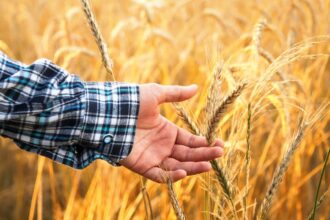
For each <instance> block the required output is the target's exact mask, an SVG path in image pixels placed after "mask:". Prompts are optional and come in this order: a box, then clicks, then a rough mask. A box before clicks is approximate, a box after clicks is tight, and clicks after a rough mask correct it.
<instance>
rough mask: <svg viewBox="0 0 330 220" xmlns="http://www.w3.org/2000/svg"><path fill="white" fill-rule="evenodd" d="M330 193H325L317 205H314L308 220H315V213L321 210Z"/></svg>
mask: <svg viewBox="0 0 330 220" xmlns="http://www.w3.org/2000/svg"><path fill="white" fill-rule="evenodd" d="M327 193H328V191H325V192H324V193H323V195H322V196H321V197H320V198H319V199H318V200H317V202H316V204H315V205H314V207H313V209H312V211H311V212H310V214H309V215H308V218H307V219H308V220H313V219H314V217H315V212H316V211H317V210H318V209H319V208H320V206H321V205H322V202H323V201H324V199H325V198H326V196H327Z"/></svg>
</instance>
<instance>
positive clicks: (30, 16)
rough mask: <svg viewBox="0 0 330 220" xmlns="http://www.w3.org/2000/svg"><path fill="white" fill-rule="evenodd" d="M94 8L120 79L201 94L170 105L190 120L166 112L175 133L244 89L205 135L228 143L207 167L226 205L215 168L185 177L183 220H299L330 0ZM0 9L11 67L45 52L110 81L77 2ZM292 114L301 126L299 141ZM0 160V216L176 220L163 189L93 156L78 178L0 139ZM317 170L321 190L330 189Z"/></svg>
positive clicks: (306, 201)
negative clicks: (187, 87)
mask: <svg viewBox="0 0 330 220" xmlns="http://www.w3.org/2000/svg"><path fill="white" fill-rule="evenodd" d="M90 3H91V6H92V10H93V12H94V13H95V17H94V19H95V20H96V21H98V27H99V28H100V29H101V31H102V34H103V39H104V41H105V42H106V43H107V44H108V48H106V49H108V50H109V51H108V52H104V53H106V54H111V58H112V59H113V63H114V64H115V65H113V67H112V66H111V65H110V64H109V66H111V71H113V72H114V73H115V75H116V80H117V81H127V82H139V83H143V82H158V83H163V84H172V83H173V84H191V83H196V84H198V85H199V88H200V89H199V94H198V96H197V97H195V98H194V99H193V100H192V101H188V102H186V103H184V105H183V106H184V107H182V106H181V105H180V107H181V108H183V109H184V110H185V111H184V115H183V118H184V117H186V119H184V120H181V119H180V118H179V117H178V115H177V113H176V111H175V109H173V108H172V106H171V105H165V106H163V107H162V109H161V112H162V114H163V115H165V116H166V117H168V118H169V119H170V120H172V121H174V122H175V123H177V124H178V125H180V126H185V123H184V122H183V121H185V120H188V121H189V120H190V124H191V126H190V130H192V131H193V130H194V129H195V130H196V129H197V132H196V133H197V134H206V132H207V127H208V125H209V124H208V123H207V122H208V121H209V120H208V117H209V116H210V115H212V114H210V113H212V111H213V110H215V109H217V107H219V106H220V105H221V102H222V101H223V100H226V95H228V94H230V93H231V92H232V91H235V89H236V88H237V85H240V82H244V83H247V86H245V88H244V91H243V92H242V93H241V94H240V96H239V98H238V99H236V101H235V103H233V104H232V105H231V107H230V108H227V109H226V111H225V112H223V111H219V112H221V114H220V113H219V115H218V116H219V117H218V118H216V120H215V121H216V122H217V123H216V126H215V127H214V128H212V129H209V130H210V131H212V132H213V134H212V135H210V136H209V140H210V143H212V140H214V138H215V137H219V138H222V139H224V140H225V141H226V144H225V156H224V157H222V158H220V159H218V160H216V161H215V162H216V163H214V164H216V165H217V166H219V168H221V171H223V173H224V175H223V176H224V178H225V180H226V182H227V183H228V187H230V195H231V200H232V202H231V201H230V200H228V199H227V198H226V197H225V196H224V191H223V186H221V185H219V183H218V178H217V176H216V174H215V173H214V172H211V173H210V179H206V178H201V177H200V176H194V177H189V178H186V179H184V180H183V181H180V182H178V183H175V184H173V185H172V187H173V192H175V193H176V197H177V200H178V202H179V203H178V204H179V205H180V207H181V208H182V210H183V212H184V214H185V215H186V218H187V219H201V218H203V217H204V218H205V219H214V218H219V219H232V218H235V215H236V216H237V218H238V219H241V218H245V219H253V217H254V216H256V217H261V216H265V217H266V216H268V217H270V218H271V219H307V218H308V216H309V214H310V210H312V209H313V207H314V201H315V196H316V194H317V185H318V180H319V176H320V172H321V170H322V168H323V164H324V155H326V152H327V150H328V147H329V144H330V139H329V135H330V127H329V124H330V116H329V110H330V107H329V105H327V103H328V102H329V97H330V91H329V86H330V84H329V80H330V76H329V72H330V61H329V54H330V46H329V45H330V44H329V42H330V41H329V36H328V35H329V25H328V23H329V13H328V12H329V10H330V1H329V0H322V1H311V0H303V1H287V0H279V1H271V0H264V1H242V0H233V1H220V0H219V1H207V0H197V1H189V0H187V1H172V0H170V1H160V0H155V1H144V0H138V1H129V0H122V1H105V0H93V1H90ZM0 14H1V20H0V49H1V50H2V51H4V52H5V53H7V54H8V55H10V56H12V57H13V58H15V59H18V60H21V61H23V62H25V63H30V62H32V61H33V60H35V59H37V58H40V57H46V58H49V59H51V60H53V61H54V62H55V63H57V64H58V65H60V66H62V67H64V68H66V69H67V70H69V71H70V72H72V73H76V74H78V75H79V76H80V77H81V78H82V79H84V80H91V81H105V80H111V74H107V73H106V72H107V71H105V70H104V68H103V62H104V61H102V59H100V56H99V55H98V54H99V48H98V46H97V44H95V41H94V39H93V35H92V34H91V33H90V29H89V26H88V25H87V22H86V18H85V14H84V12H83V11H82V9H81V4H80V2H79V1H74V0H66V1H62V2H58V1H37V0H32V1H27V0H12V1H9V2H8V1H1V2H0ZM101 49H102V48H101ZM105 62H107V61H105ZM109 63H111V62H109ZM108 72H109V71H108ZM212 85H213V86H212ZM207 103H209V104H207ZM212 103H213V104H212ZM214 103H215V104H214ZM322 103H325V104H322ZM205 104H206V106H207V107H206V108H205ZM247 106H250V108H248V107H247ZM320 108H321V109H320ZM208 111H209V112H208ZM210 111H211V112H210ZM214 113H215V112H214ZM301 115H304V118H305V121H306V120H307V121H309V125H310V127H308V129H307V130H306V131H305V132H304V135H302V136H297V135H296V136H295V134H299V131H301V129H299V126H298V125H299V122H300V116H301ZM181 116H182V115H181ZM247 122H249V123H247ZM210 137H212V138H210ZM297 137H298V139H299V144H297V145H295V146H296V147H294V151H293V152H294V154H291V155H290V156H289V157H288V153H289V152H292V151H291V150H292V149H293V148H292V146H293V145H292V143H294V140H296V139H297ZM248 158H250V159H248ZM285 158H289V160H285ZM0 161H1V164H0V203H1V206H0V218H1V219H21V218H22V216H23V217H25V218H27V217H29V216H30V219H32V218H33V217H34V218H39V219H41V218H45V219H49V218H51V219H63V218H64V219H140V218H148V217H147V216H148V215H150V212H152V217H153V218H155V219H173V218H176V213H175V212H174V210H173V209H172V206H171V203H170V201H171V198H170V196H169V194H168V193H167V191H168V189H167V187H166V186H164V185H159V184H155V183H153V182H150V181H145V182H143V187H142V192H141V181H140V178H139V177H138V176H137V175H135V174H132V173H131V172H129V171H127V170H125V169H124V168H114V167H111V166H110V165H108V164H106V163H105V162H102V161H98V162H97V163H94V164H93V165H91V166H90V167H88V168H87V169H85V170H83V171H75V170H72V169H70V168H67V167H64V166H61V165H58V164H54V163H53V162H51V161H50V160H48V159H45V160H44V159H39V160H38V157H37V156H35V155H32V154H29V153H26V152H22V151H21V150H19V149H18V148H17V147H15V146H14V144H13V143H12V142H11V141H9V140H7V139H0ZM283 161H287V162H290V163H286V164H285V166H283V165H281V164H283ZM325 166H329V165H327V164H326V165H325ZM281 167H284V168H285V169H281ZM282 170H283V173H282V174H281V175H280V176H279V175H278V173H281V172H282ZM324 170H325V172H324V176H323V182H322V183H323V184H321V185H320V190H319V191H320V192H326V191H327V190H329V185H330V184H329V183H330V174H329V169H324ZM247 174H248V175H247ZM277 177H280V178H279V179H278V178H277ZM275 180H276V181H275ZM277 180H281V181H277ZM271 183H273V184H271ZM275 183H276V184H275ZM273 186H276V187H275V188H276V194H275V193H274V195H273V192H275V191H273V190H272V189H273V188H274V187H273ZM145 192H148V195H149V198H147V197H146V194H145ZM270 192H271V193H270ZM205 195H206V196H205ZM269 195H272V196H271V199H267V198H269ZM205 199H206V200H210V202H207V204H208V205H206V206H203V204H204V200H205ZM321 199H322V200H323V199H324V197H323V196H321V197H320V198H318V201H320V200H321ZM148 200H149V201H148ZM266 201H269V202H266ZM329 202H330V200H329V199H326V198H325V199H324V200H323V204H322V205H321V206H319V208H318V209H317V217H318V218H320V219H327V218H329V213H330V212H329V207H330V203H329ZM317 204H318V203H317ZM146 207H148V208H146ZM150 207H151V210H152V211H150ZM317 207H318V206H317ZM147 209H148V210H149V211H146V210H147ZM283 210H285V211H283ZM263 212H264V213H265V214H264V215H261V213H263ZM152 217H151V218H152Z"/></svg>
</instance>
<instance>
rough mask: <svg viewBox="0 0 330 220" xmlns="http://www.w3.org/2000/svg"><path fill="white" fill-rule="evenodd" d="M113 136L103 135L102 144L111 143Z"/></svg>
mask: <svg viewBox="0 0 330 220" xmlns="http://www.w3.org/2000/svg"><path fill="white" fill-rule="evenodd" d="M112 138H113V136H112V135H111V134H108V135H105V136H104V137H103V143H105V144H109V143H110V142H111V141H112Z"/></svg>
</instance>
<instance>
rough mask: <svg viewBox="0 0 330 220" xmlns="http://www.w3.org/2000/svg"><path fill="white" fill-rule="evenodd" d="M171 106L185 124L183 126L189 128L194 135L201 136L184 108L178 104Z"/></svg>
mask: <svg viewBox="0 0 330 220" xmlns="http://www.w3.org/2000/svg"><path fill="white" fill-rule="evenodd" d="M173 106H174V108H175V110H176V112H177V113H178V115H179V117H180V118H181V119H182V121H183V122H184V123H185V125H186V126H187V127H188V128H189V130H190V131H191V132H192V133H193V134H196V135H202V133H201V131H200V130H199V128H198V127H197V125H196V124H195V122H194V120H193V119H192V118H191V117H190V116H189V115H188V113H187V112H186V111H185V110H184V108H183V107H182V106H180V105H178V104H175V103H173Z"/></svg>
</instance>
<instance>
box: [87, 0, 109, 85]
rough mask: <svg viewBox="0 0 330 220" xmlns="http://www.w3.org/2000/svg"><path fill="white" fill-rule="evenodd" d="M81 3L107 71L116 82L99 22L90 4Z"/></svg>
mask: <svg viewBox="0 0 330 220" xmlns="http://www.w3.org/2000/svg"><path fill="white" fill-rule="evenodd" d="M81 2H82V6H83V10H84V12H85V15H86V18H87V20H88V23H89V26H90V28H91V31H92V33H93V36H94V38H95V42H96V44H97V46H98V48H99V51H100V53H101V56H102V63H103V65H104V67H105V69H106V71H107V72H108V73H109V74H110V76H111V78H112V80H113V81H115V76H114V74H113V70H112V66H113V62H112V60H111V58H110V57H109V54H108V47H107V44H106V42H105V41H104V39H103V37H102V34H101V31H100V29H99V27H98V25H97V22H96V20H95V17H94V14H93V12H92V9H91V6H90V4H89V1H88V0H81Z"/></svg>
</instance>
